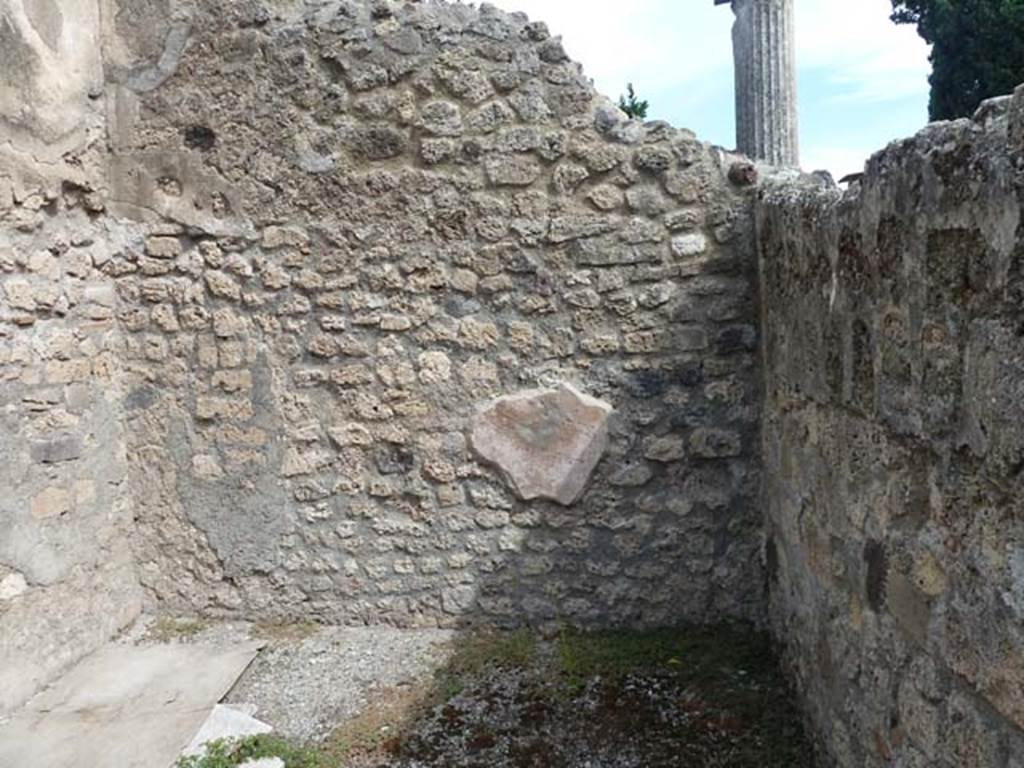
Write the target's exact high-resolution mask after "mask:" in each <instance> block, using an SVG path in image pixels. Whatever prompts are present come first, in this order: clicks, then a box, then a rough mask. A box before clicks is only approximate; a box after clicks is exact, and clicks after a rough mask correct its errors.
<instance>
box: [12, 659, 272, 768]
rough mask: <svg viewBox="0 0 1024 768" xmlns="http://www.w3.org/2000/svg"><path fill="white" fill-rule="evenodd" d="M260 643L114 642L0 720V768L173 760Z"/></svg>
mask: <svg viewBox="0 0 1024 768" xmlns="http://www.w3.org/2000/svg"><path fill="white" fill-rule="evenodd" d="M261 646H262V643H260V642H242V643H236V644H232V645H212V644H200V643H169V644H164V645H150V646H132V645H127V644H111V645H108V646H106V647H104V648H102V649H100V650H99V651H97V652H96V653H94V654H93V655H91V656H89V657H88V658H86V659H85V660H83V661H82V662H81V663H79V664H78V665H77V666H76V667H74V668H73V669H71V671H70V672H68V673H67V674H66V675H64V676H63V677H62V678H60V679H59V680H57V682H55V683H54V684H53V685H51V686H50V687H49V688H47V689H46V690H44V691H43V692H41V693H40V694H39V695H38V696H36V697H35V698H33V699H32V700H31V701H30V702H29V703H28V704H27V705H26V706H25V707H24V709H22V710H21V711H19V712H17V713H15V715H14V716H12V717H11V718H10V719H9V720H7V721H5V722H0V767H2V768H29V767H31V768H86V767H88V768H169V766H171V765H173V764H174V762H175V761H176V760H177V759H178V756H179V755H180V754H181V752H182V750H183V749H185V748H186V747H187V746H188V745H189V743H190V742H191V740H192V739H193V737H194V736H195V735H196V733H197V732H198V731H199V729H200V727H201V726H202V725H203V723H204V722H205V721H206V719H207V717H208V716H209V715H210V712H211V710H212V709H213V708H214V705H216V704H217V702H219V701H220V700H221V699H222V698H223V697H224V695H225V694H226V693H227V692H228V690H230V688H231V686H232V685H233V684H234V682H235V681H236V680H237V679H238V677H239V676H240V675H241V674H242V672H244V671H245V668H246V667H247V666H249V664H250V663H251V662H252V660H253V659H254V658H255V657H256V654H257V653H258V651H259V649H260V647H261Z"/></svg>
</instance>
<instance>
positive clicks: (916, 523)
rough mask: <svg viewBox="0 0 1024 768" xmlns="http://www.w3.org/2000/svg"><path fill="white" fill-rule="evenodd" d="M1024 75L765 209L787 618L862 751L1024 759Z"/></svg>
mask: <svg viewBox="0 0 1024 768" xmlns="http://www.w3.org/2000/svg"><path fill="white" fill-rule="evenodd" d="M1022 167H1024V91H1021V92H1018V95H1017V96H1016V97H1015V98H1014V99H1013V100H1012V101H1011V100H1010V99H1002V100H997V101H994V102H992V103H987V104H986V105H984V106H983V108H982V109H981V110H980V111H979V113H978V115H977V116H976V117H975V119H974V120H973V121H970V120H961V121H958V122H954V123H940V124H936V125H933V126H929V127H928V128H926V129H925V130H924V131H922V132H921V133H920V134H918V135H917V136H916V137H914V138H912V139H908V140H906V141H903V142H900V143H898V144H894V145H892V146H890V147H889V148H888V149H887V150H885V151H884V152H881V153H879V154H878V155H876V156H874V157H873V158H872V159H871V161H870V162H869V164H868V167H867V172H866V175H865V176H864V178H863V179H862V181H861V182H860V183H859V184H854V185H853V187H852V188H851V190H850V191H848V192H846V193H845V194H841V193H839V192H837V191H829V190H821V189H817V190H815V189H813V188H811V186H810V185H809V183H808V184H805V185H804V186H803V187H801V186H799V185H792V184H783V185H781V186H778V187H776V188H773V189H769V190H767V191H766V192H765V194H764V198H763V201H762V203H761V204H760V206H759V208H758V212H757V226H758V237H759V247H760V252H761V255H760V262H761V293H762V308H763V314H762V317H763V321H762V333H763V339H764V350H765V352H764V366H765V377H766V384H767V386H766V402H765V405H764V420H763V446H764V448H763V452H764V462H765V466H764V477H765V482H764V498H765V506H766V510H767V518H768V520H767V525H768V536H769V538H768V548H767V568H768V574H769V580H770V595H771V600H770V603H771V605H770V612H771V621H772V624H773V627H774V630H775V632H776V634H777V635H778V636H779V637H780V638H782V639H783V640H784V641H785V642H786V643H787V644H788V646H789V647H788V659H789V664H790V666H791V668H792V670H793V672H794V676H795V679H796V680H797V682H798V684H799V687H800V689H801V691H802V693H803V696H804V698H805V700H806V702H807V703H808V706H809V710H810V714H811V717H812V719H813V721H814V724H815V726H816V730H817V731H818V732H819V733H820V734H821V735H822V737H823V740H824V742H825V744H826V745H827V747H828V751H829V753H830V754H831V756H832V758H833V759H834V761H835V763H836V764H838V765H840V766H890V765H900V766H949V767H950V768H953V766H956V767H957V768H969V767H971V766H976V767H977V768H982V767H984V768H997V767H1001V766H1014V767H1016V768H1019V766H1021V765H1024V762H1022V760H1024V731H1022V728H1024V514H1022V507H1021V498H1022V493H1021V491H1022V474H1021V467H1022V462H1024V410H1022V402H1024V401H1022V398H1021V389H1022V382H1024V336H1022V330H1024V310H1022V303H1021V301H1022V298H1024V293H1022V291H1024V232H1022V229H1021V204H1022V200H1024V183H1022V176H1021V168H1022Z"/></svg>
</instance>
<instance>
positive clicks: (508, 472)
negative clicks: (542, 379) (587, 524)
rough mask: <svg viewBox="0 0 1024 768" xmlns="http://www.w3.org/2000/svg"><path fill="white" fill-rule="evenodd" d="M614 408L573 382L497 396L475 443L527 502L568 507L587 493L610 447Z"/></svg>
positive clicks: (479, 423)
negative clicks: (583, 390) (610, 428)
mask: <svg viewBox="0 0 1024 768" xmlns="http://www.w3.org/2000/svg"><path fill="white" fill-rule="evenodd" d="M611 412H612V406H611V405H609V404H608V403H606V402H604V401H603V400H598V399H596V398H593V397H590V396H589V395H586V394H584V393H582V392H580V391H579V390H577V389H576V388H575V387H573V386H571V385H570V384H562V385H560V386H559V387H558V389H549V390H529V391H526V392H520V393H517V394H514V395H508V396H506V397H501V398H498V399H497V400H494V401H493V402H491V403H489V404H488V405H487V406H486V407H485V408H484V409H483V410H482V411H481V412H480V413H479V414H477V416H476V418H475V419H474V421H473V432H472V435H471V443H472V446H473V450H474V451H476V453H477V454H478V455H479V456H480V458H481V459H482V460H483V461H485V462H487V463H489V464H493V465H494V466H496V467H497V468H498V469H499V470H501V472H502V474H503V475H504V476H505V478H506V479H507V481H508V483H509V485H511V486H512V488H513V490H514V491H515V492H516V494H517V495H518V496H519V497H520V498H521V499H525V500H530V499H550V500H552V501H557V502H558V503H559V504H564V505H566V506H568V505H570V504H572V503H574V502H575V501H576V500H577V499H578V498H579V497H580V496H581V495H582V493H583V490H584V488H586V485H587V482H588V481H589V480H590V475H591V473H593V471H594V467H596V466H597V463H598V461H600V459H601V456H602V455H603V454H604V451H605V448H606V447H607V445H608V416H609V415H610V414H611Z"/></svg>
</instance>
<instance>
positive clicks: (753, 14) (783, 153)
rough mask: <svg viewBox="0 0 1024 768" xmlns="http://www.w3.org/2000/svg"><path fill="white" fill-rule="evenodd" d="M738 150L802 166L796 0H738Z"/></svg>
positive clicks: (735, 35) (735, 39) (735, 36)
mask: <svg viewBox="0 0 1024 768" xmlns="http://www.w3.org/2000/svg"><path fill="white" fill-rule="evenodd" d="M733 11H735V13H736V24H735V26H734V27H733V54H734V57H735V64H736V144H737V148H738V149H739V150H740V151H741V152H743V153H745V154H747V155H750V156H751V157H753V158H755V159H757V160H765V161H767V162H769V163H772V164H774V165H790V166H796V165H798V164H799V148H798V139H797V112H796V59H795V56H794V50H793V46H794V39H793V31H794V29H793V0H733Z"/></svg>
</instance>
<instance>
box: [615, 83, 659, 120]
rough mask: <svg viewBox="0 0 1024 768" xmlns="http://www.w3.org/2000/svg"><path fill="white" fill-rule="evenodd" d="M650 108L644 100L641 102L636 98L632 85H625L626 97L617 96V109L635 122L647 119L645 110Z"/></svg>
mask: <svg viewBox="0 0 1024 768" xmlns="http://www.w3.org/2000/svg"><path fill="white" fill-rule="evenodd" d="M650 106H651V105H650V104H649V103H648V102H647V101H646V100H644V101H641V100H640V99H638V98H637V96H636V91H634V90H633V84H632V83H627V84H626V95H625V96H619V109H621V110H622V111H623V112H625V113H626V114H627V115H629V116H630V117H632V118H635V119H637V120H645V119H647V110H648V108H649V107H650Z"/></svg>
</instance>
